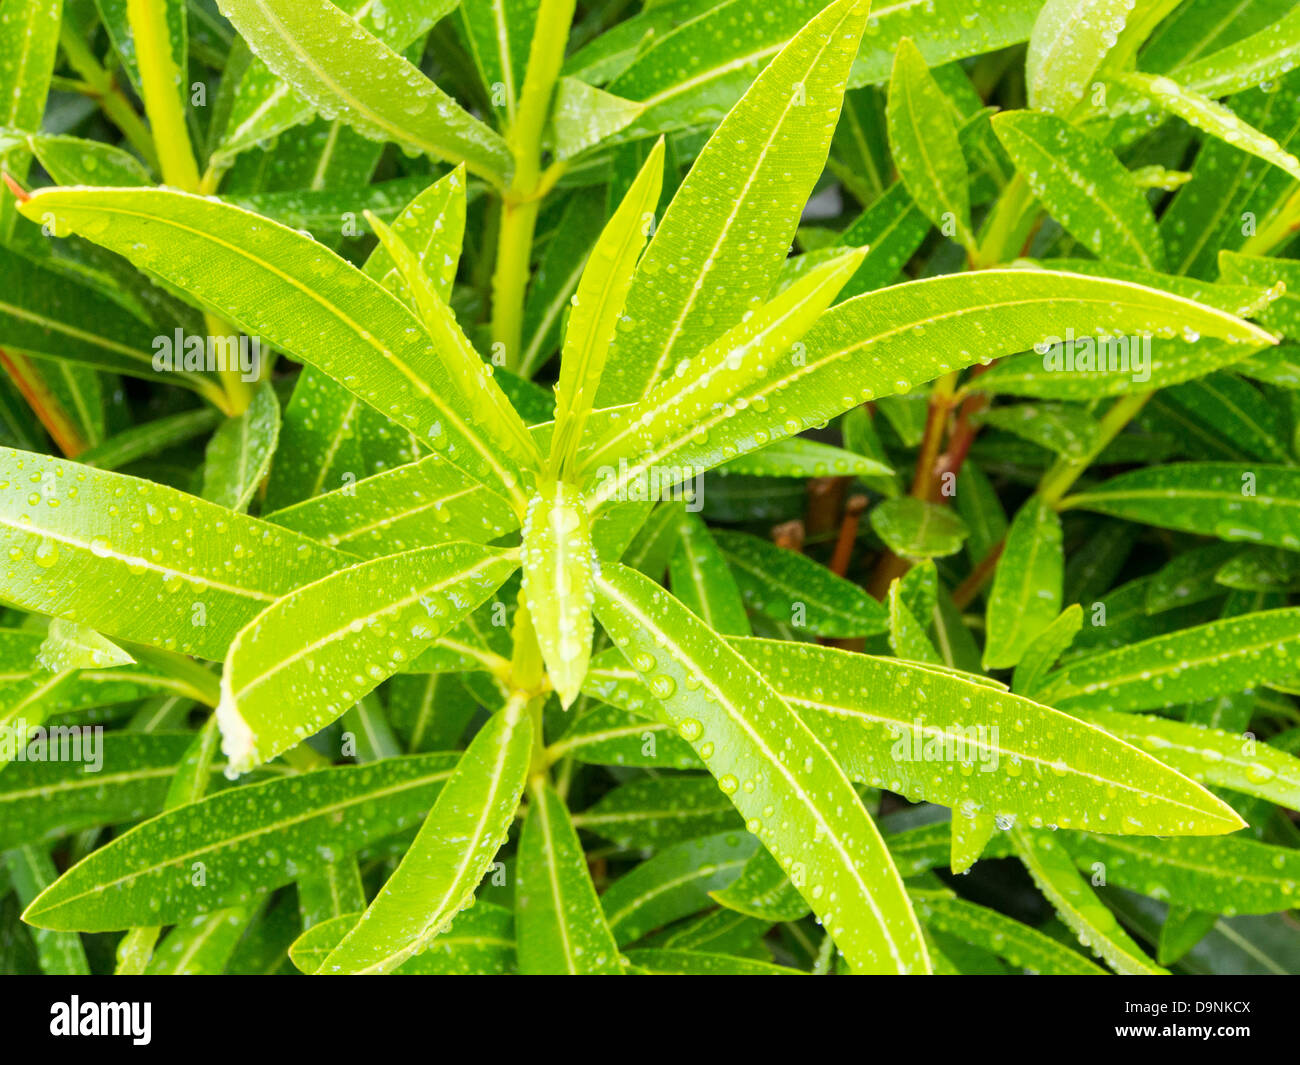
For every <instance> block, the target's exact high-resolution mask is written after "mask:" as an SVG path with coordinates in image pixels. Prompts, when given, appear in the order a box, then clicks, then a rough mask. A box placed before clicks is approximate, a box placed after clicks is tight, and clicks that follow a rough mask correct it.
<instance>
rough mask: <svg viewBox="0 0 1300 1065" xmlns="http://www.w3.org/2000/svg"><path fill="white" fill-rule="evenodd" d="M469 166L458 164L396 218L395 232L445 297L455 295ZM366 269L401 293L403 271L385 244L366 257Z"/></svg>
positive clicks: (392, 290) (393, 231)
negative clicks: (453, 288) (452, 292)
mask: <svg viewBox="0 0 1300 1065" xmlns="http://www.w3.org/2000/svg"><path fill="white" fill-rule="evenodd" d="M465 208H466V195H465V168H464V167H459V166H458V167H456V169H455V170H453V171H451V173H449V174H446V175H445V176H443V177H441V178H439V179H438V180H437V181H435V182H434V183H433V184H432V185H430V186H429V187H428V188H426V189H425V190H424V191H423V192H421V193H420V194H419V195H418V196H416V197H415V199H413V200H412V201H411V202H410V203H408V204H407V205H406V206H405V207H404V208H403V209H402V212H401V213H400V214H399V215H398V216H397V217H396V218H395V219H393V223H392V227H391V228H392V233H393V235H394V236H395V237H397V238H398V239H399V240H401V241H402V243H403V244H404V245H405V246H406V247H407V248H409V249H410V250H411V252H412V254H414V255H415V258H416V261H417V262H418V263H419V264H420V266H421V267H422V268H423V270H424V274H425V276H426V277H427V278H428V279H429V284H430V285H432V286H433V290H434V292H436V293H437V294H438V295H439V296H441V297H442V299H443V301H444V302H445V301H447V300H449V299H450V298H451V287H452V282H453V281H454V280H455V278H456V267H457V266H458V265H459V264H460V251H461V245H462V243H463V242H464V239H465ZM365 273H366V275H367V276H369V277H373V278H375V279H376V280H378V281H379V282H380V283H381V284H383V286H384V287H385V288H386V289H388V291H389V292H392V293H394V294H395V295H401V288H402V284H401V273H400V272H399V271H398V269H397V264H396V263H394V262H393V257H392V256H391V255H390V254H389V253H388V249H386V248H385V247H384V246H383V245H382V244H380V245H376V247H375V250H374V251H372V252H371V253H370V258H368V259H367V260H366V265H365Z"/></svg>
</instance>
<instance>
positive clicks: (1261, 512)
mask: <svg viewBox="0 0 1300 1065" xmlns="http://www.w3.org/2000/svg"><path fill="white" fill-rule="evenodd" d="M1063 505H1064V506H1073V507H1080V508H1082V509H1084V510H1093V511H1098V512H1100V513H1102V514H1112V515H1114V516H1115V517H1117V518H1125V519H1127V520H1128V521H1140V522H1145V523H1146V524H1147V525H1155V526H1158V527H1160V528H1164V529H1182V530H1184V531H1185V532H1193V533H1199V534H1200V535H1202V536H1217V537H1218V538H1219V539H1220V540H1234V541H1247V542H1250V543H1256V544H1271V545H1272V546H1274V547H1285V548H1288V549H1290V550H1292V551H1300V471H1297V470H1295V469H1292V468H1290V467H1286V466H1269V465H1265V464H1264V463H1262V462H1253V461H1251V462H1241V463H1233V462H1184V463H1179V464H1177V465H1175V466H1150V467H1147V468H1146V469H1141V470H1133V471H1131V472H1129V473H1121V474H1120V475H1119V476H1118V477H1112V478H1111V479H1110V480H1109V481H1105V482H1104V483H1102V484H1100V485H1098V486H1097V487H1096V488H1094V489H1092V490H1091V491H1087V492H1080V493H1078V494H1077V495H1073V496H1069V497H1067V498H1066V500H1065V501H1064V503H1063Z"/></svg>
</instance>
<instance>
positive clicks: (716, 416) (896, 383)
mask: <svg viewBox="0 0 1300 1065" xmlns="http://www.w3.org/2000/svg"><path fill="white" fill-rule="evenodd" d="M660 232H663V230H662V229H660ZM648 254H649V253H648V252H647V255H648ZM787 291H788V290H787ZM783 295H784V294H783ZM780 298H781V297H777V299H780ZM773 302H774V303H775V302H776V301H773ZM756 317H757V316H756ZM1071 329H1072V330H1073V331H1074V335H1075V336H1078V337H1092V336H1096V335H1099V334H1102V333H1108V334H1119V335H1129V336H1131V335H1134V334H1141V333H1152V334H1158V335H1164V336H1174V335H1176V334H1177V335H1181V334H1182V333H1183V331H1184V330H1185V329H1191V330H1194V331H1195V332H1196V333H1197V334H1198V335H1200V336H1203V337H1216V338H1221V339H1223V340H1225V341H1228V342H1229V343H1230V344H1231V346H1233V347H1234V348H1235V349H1236V350H1237V351H1238V353H1239V354H1240V355H1241V357H1242V358H1244V357H1246V356H1247V355H1249V354H1251V353H1252V352H1253V351H1255V350H1258V349H1259V348H1262V347H1267V346H1269V345H1271V344H1272V343H1274V339H1273V337H1272V335H1271V334H1269V333H1266V332H1265V331H1264V330H1262V329H1259V328H1257V327H1256V326H1253V325H1250V324H1249V323H1247V322H1243V321H1242V320H1240V319H1238V318H1234V317H1232V316H1231V315H1228V314H1224V313H1223V312H1222V311H1218V310H1215V309H1213V308H1210V307H1206V306H1203V305H1201V304H1197V303H1194V302H1192V301H1191V300H1186V299H1182V298H1180V297H1178V296H1173V295H1170V294H1169V293H1166V292H1161V291H1158V290H1156V289H1151V288H1147V287H1145V286H1143V285H1136V284H1133V283H1131V282H1126V281H1114V280H1108V279H1102V278H1086V279H1085V278H1083V277H1081V276H1080V275H1077V274H1066V273H1055V272H1051V271H1024V270H981V271H978V272H975V273H965V274H954V275H949V276H945V277H935V278H929V279H927V280H923V281H913V282H908V283H906V284H901V285H895V286H892V287H891V288H888V289H884V290H881V291H878V292H869V293H866V294H864V295H862V296H858V297H855V298H854V299H851V300H847V301H845V302H844V303H841V304H838V305H836V306H835V307H832V308H831V309H830V310H829V311H827V312H826V313H824V314H823V315H822V316H821V317H820V318H819V319H818V321H817V324H816V325H814V326H813V328H812V329H811V330H809V331H808V332H807V333H806V334H804V335H803V336H802V338H801V339H800V340H799V343H798V345H795V346H794V347H793V348H791V347H789V346H787V347H786V348H785V349H783V350H782V349H779V348H775V347H774V349H773V350H772V351H771V352H770V353H769V354H767V355H765V357H764V359H763V360H762V365H763V366H764V367H765V370H766V372H764V373H762V374H761V375H760V374H756V373H754V372H753V371H752V369H751V370H750V372H748V373H746V372H744V371H743V369H742V372H741V373H738V374H734V375H731V377H728V376H727V375H716V374H715V375H714V376H713V377H712V378H711V380H710V385H709V388H708V389H707V390H704V391H701V392H700V393H699V394H696V393H694V392H691V393H685V390H682V389H681V387H680V383H679V382H675V381H674V382H666V383H665V387H667V386H671V385H674V384H675V385H677V388H676V389H674V390H673V392H672V394H668V393H666V392H665V393H664V394H663V395H661V394H660V393H658V392H656V393H655V394H654V395H652V396H650V397H648V398H647V400H646V401H645V402H644V404H638V405H637V406H635V407H633V408H632V409H631V410H630V411H629V412H628V415H627V418H626V420H625V421H624V422H623V423H621V424H620V425H619V426H618V427H616V429H615V434H616V435H617V438H618V443H614V442H613V441H614V437H612V436H611V438H610V440H609V441H601V442H600V444H599V445H598V446H597V447H595V448H593V450H592V452H591V454H590V456H589V457H588V459H587V464H588V467H590V466H610V464H611V463H612V464H613V466H614V467H617V464H618V460H619V458H626V459H627V465H626V468H625V469H623V468H619V469H618V472H617V475H611V476H609V477H608V478H606V479H604V480H603V481H602V484H601V485H600V486H599V488H598V489H596V490H594V491H593V492H592V493H591V498H592V500H593V504H594V503H596V502H598V501H600V500H603V499H607V498H610V497H614V496H616V495H617V493H618V492H619V491H620V490H621V489H622V488H624V487H625V486H627V485H628V484H632V483H635V482H637V481H638V480H639V479H644V478H646V477H648V476H649V473H650V471H651V470H652V468H653V467H655V466H656V465H659V466H662V465H664V464H668V465H670V466H671V467H673V468H679V469H686V470H689V471H691V473H699V472H701V471H704V470H708V469H710V468H712V467H713V466H715V465H718V464H720V463H722V462H725V461H728V460H729V459H732V458H735V457H736V456H738V455H742V454H746V453H748V452H750V451H755V450H757V449H758V448H759V447H760V446H764V445H766V444H768V443H771V442H773V441H775V440H781V439H784V438H786V437H788V436H795V435H797V434H799V433H801V432H803V431H804V430H805V429H809V428H812V427H813V426H815V425H820V424H823V423H824V422H826V421H827V420H828V419H830V418H833V417H835V416H836V415H837V414H841V413H843V412H844V411H846V410H848V409H850V408H851V407H854V406H857V405H858V404H860V403H865V402H869V401H871V400H875V399H878V398H880V397H881V396H888V395H893V394H896V393H903V392H909V391H911V390H912V389H913V388H915V387H916V386H917V385H919V384H921V383H923V382H925V381H930V380H933V379H934V378H936V377H938V376H940V375H942V374H945V373H949V372H951V371H953V370H958V369H961V368H962V367H964V366H969V365H972V364H974V363H976V362H987V361H989V360H990V359H993V358H996V357H998V356H1000V355H1003V354H1008V355H1009V354H1013V353H1015V352H1021V351H1028V350H1029V349H1030V348H1032V347H1034V346H1035V345H1041V344H1044V343H1053V342H1054V341H1055V340H1056V339H1059V338H1060V337H1062V336H1064V335H1067V330H1071ZM1034 357H1035V358H1037V359H1038V366H1039V368H1040V370H1041V368H1042V357H1041V356H1037V355H1035V356H1034ZM744 365H745V363H744V362H743V360H742V367H744ZM996 372H997V371H996V369H995V370H993V371H991V372H990V373H989V374H985V375H983V376H982V377H981V378H980V379H979V380H980V382H981V387H982V383H983V381H984V380H985V379H986V378H988V377H991V376H993V374H994V373H996ZM1047 376H1052V377H1058V378H1059V377H1070V376H1072V375H1069V374H1059V373H1058V374H1049V375H1047ZM1107 376H1109V377H1113V378H1119V379H1121V380H1125V381H1127V380H1129V378H1128V377H1127V376H1125V375H1122V374H1111V375H1107ZM728 386H730V387H728ZM674 405H677V406H674ZM669 409H671V410H672V420H671V430H670V431H668V432H664V431H663V429H662V424H663V423H662V422H660V421H658V420H657V419H658V414H659V412H660V411H663V410H669ZM643 416H648V417H649V418H650V424H652V425H654V427H655V430H656V431H655V432H654V433H647V432H645V430H644V429H643V428H642V423H641V421H640V419H641V417H643ZM625 426H627V427H625ZM611 468H612V467H611Z"/></svg>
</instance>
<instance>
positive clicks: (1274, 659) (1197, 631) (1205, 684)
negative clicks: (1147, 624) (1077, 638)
mask: <svg viewBox="0 0 1300 1065" xmlns="http://www.w3.org/2000/svg"><path fill="white" fill-rule="evenodd" d="M1297 646H1300V607H1292V608H1289V609H1283V610H1266V611H1262V612H1261V613H1257V614H1245V615H1242V616H1240V617H1232V618H1225V619H1223V620H1222V621H1212V622H1210V623H1209V624H1208V625H1197V626H1195V627H1193V628H1187V629H1182V630H1180V631H1178V632H1173V633H1169V634H1168V635H1165V636H1157V637H1155V638H1153V639H1150V640H1144V641H1143V642H1141V643H1138V644H1133V645H1131V646H1126V647H1120V648H1118V649H1116V650H1114V651H1107V652H1105V653H1103V654H1094V655H1090V656H1088V657H1087V658H1082V659H1079V660H1077V661H1073V662H1070V663H1068V664H1067V665H1065V666H1063V667H1062V668H1061V669H1059V670H1057V671H1056V672H1055V673H1052V674H1051V675H1049V676H1048V677H1047V678H1046V679H1045V680H1044V681H1043V683H1042V686H1041V688H1040V689H1039V696H1040V697H1041V698H1042V699H1043V700H1044V701H1047V702H1051V703H1052V704H1053V705H1056V706H1060V707H1061V708H1062V709H1066V710H1076V709H1078V710H1151V709H1158V708H1160V707H1165V706H1176V705H1178V704H1179V703H1186V702H1196V701H1198V700H1201V699H1209V698H1212V697H1214V696H1216V695H1224V694H1228V693H1230V692H1237V691H1241V690H1242V689H1244V688H1253V687H1255V686H1256V685H1257V684H1261V683H1266V682H1268V681H1270V680H1280V679H1283V678H1285V677H1288V676H1290V675H1292V674H1294V672H1295V658H1294V656H1295V653H1296V648H1297Z"/></svg>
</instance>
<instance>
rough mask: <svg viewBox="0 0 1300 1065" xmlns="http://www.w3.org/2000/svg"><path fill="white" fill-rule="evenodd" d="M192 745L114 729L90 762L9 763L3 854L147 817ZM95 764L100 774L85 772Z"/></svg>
mask: <svg viewBox="0 0 1300 1065" xmlns="http://www.w3.org/2000/svg"><path fill="white" fill-rule="evenodd" d="M29 723H30V719H29ZM83 739H84V737H83ZM189 742H190V734H189V733H183V734H182V733H152V734H145V733H138V732H117V731H114V732H106V733H104V735H103V736H102V737H101V738H100V739H99V740H98V741H97V742H96V748H95V751H94V757H93V758H91V759H90V761H89V763H87V762H85V761H82V760H77V761H71V760H69V761H53V762H49V761H39V762H34V761H22V762H14V763H12V764H11V765H9V767H8V768H6V769H5V771H4V772H3V773H0V850H8V849H10V848H11V847H16V846H18V845H19V844H22V843H34V842H37V841H39V840H53V839H56V838H58V837H59V836H62V835H66V834H68V833H70V832H75V831H77V830H79V829H82V828H89V827H91V826H94V825H117V824H122V823H124V822H127V821H135V820H138V819H139V818H141V817H146V816H152V815H153V814H155V813H157V812H158V811H159V810H160V809H162V804H163V799H164V797H165V796H166V794H167V788H168V785H169V783H170V781H171V778H172V777H173V776H174V775H175V773H176V763H177V762H178V761H179V760H180V758H181V755H183V754H184V753H185V748H186V746H187V745H188V744H189ZM82 753H83V756H84V755H86V754H89V753H90V752H89V751H87V750H86V749H85V747H84V746H83V748H82ZM3 755H4V752H3V751H0V758H3ZM96 762H98V764H99V770H98V772H93V773H88V772H86V769H87V765H88V764H89V765H92V766H93V765H94V764H95V763H96Z"/></svg>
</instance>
